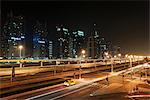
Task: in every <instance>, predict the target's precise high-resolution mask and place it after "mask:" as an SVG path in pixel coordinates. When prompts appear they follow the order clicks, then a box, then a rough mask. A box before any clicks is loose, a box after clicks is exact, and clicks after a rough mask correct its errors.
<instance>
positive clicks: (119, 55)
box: [118, 53, 121, 64]
mask: <svg viewBox="0 0 150 100" xmlns="http://www.w3.org/2000/svg"><path fill="white" fill-rule="evenodd" d="M118 57H119V58H120V64H121V54H120V53H119V54H118Z"/></svg>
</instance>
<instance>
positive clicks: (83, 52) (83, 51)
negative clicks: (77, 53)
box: [79, 50, 85, 79]
mask: <svg viewBox="0 0 150 100" xmlns="http://www.w3.org/2000/svg"><path fill="white" fill-rule="evenodd" d="M81 54H82V57H83V58H85V50H82V51H81ZM81 78H82V77H81V59H80V67H79V79H81Z"/></svg>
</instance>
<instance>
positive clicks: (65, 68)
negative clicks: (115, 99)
mask: <svg viewBox="0 0 150 100" xmlns="http://www.w3.org/2000/svg"><path fill="white" fill-rule="evenodd" d="M140 63H143V61H141V62H133V63H132V65H133V67H134V66H135V65H137V64H140ZM80 66H82V67H81V69H82V71H81V72H80V71H79V68H80ZM56 67H57V68H56ZM111 67H112V66H111V62H107V63H103V64H102V62H95V63H82V64H81V63H80V64H66V65H57V66H55V68H56V69H55V70H54V67H52V66H42V67H41V66H40V67H39V68H45V69H46V68H47V69H46V70H44V71H43V69H42V71H41V72H42V73H38V72H36V71H35V73H34V68H35V69H36V68H37V66H36V67H35V66H33V67H31V69H30V68H29V69H28V67H23V68H21V69H20V68H18V69H20V71H21V70H22V71H23V69H24V68H26V69H27V70H33V73H32V74H33V75H30V74H26V75H23V76H16V78H15V81H14V82H11V83H8V82H9V77H8V76H7V77H6V76H5V77H6V78H5V77H3V78H2V81H3V82H4V84H1V89H5V88H6V89H7V88H9V89H11V88H12V87H15V86H16V85H18V87H20V88H21V87H22V86H24V87H27V86H28V85H30V86H31V87H32V86H34V87H36V88H37V89H33V88H29V89H27V91H24V90H23V91H24V92H21V91H20V93H19V94H18V93H15V94H11V95H8V96H6V97H5V96H3V98H4V99H6V98H7V99H10V98H11V99H12V98H13V99H14V98H17V99H20V98H28V99H34V98H36V96H39V97H38V98H36V99H40V98H44V100H45V99H48V98H49V99H50V98H53V99H59V98H62V97H63V98H64V99H65V98H66V97H65V96H67V95H69V96H71V95H73V94H74V93H79V91H80V92H81V93H80V94H84V93H85V91H84V90H86V91H88V90H89V93H91V91H90V90H93V91H94V89H97V87H98V86H97V85H93V84H92V83H93V82H97V81H100V80H104V79H106V77H108V74H106V73H103V72H110V71H111ZM130 67H131V66H129V62H123V61H122V62H118V64H117V63H116V64H114V65H113V68H114V72H117V73H119V72H120V73H121V71H125V70H124V69H128V68H130ZM32 68H33V69H32ZM8 69H9V68H8ZM18 69H16V71H17V70H18ZM10 70H11V69H10ZM54 71H57V73H56V72H55V73H54ZM118 71H119V72H118ZM130 71H131V70H126V73H128V72H130ZM95 73H96V74H98V73H101V74H100V75H96V76H95V77H94V75H93V74H95ZM117 73H114V74H110V76H109V77H112V76H113V75H118V74H117ZM120 73H119V74H120ZM79 74H82V78H84V79H86V80H88V81H84V80H79V79H76V80H77V81H78V83H79V84H77V85H75V86H73V87H64V85H62V86H58V87H57V86H56V87H55V85H54V84H53V86H54V87H55V88H51V86H49V81H50V80H52V79H57V78H61V79H66V78H73V76H74V75H75V76H76V78H78V76H79ZM88 76H90V77H88ZM91 80H93V81H92V82H91ZM61 82H62V83H63V81H62V80H61ZM61 82H60V83H61ZM89 82H90V83H89ZM37 83H38V84H37ZM87 83H88V84H87ZM33 84H34V85H33ZM35 84H37V85H35ZM39 84H40V85H42V86H43V85H45V84H46V85H45V86H43V87H41V88H38V87H40V85H39ZM57 84H58V83H57ZM90 88H91V89H90ZM15 89H16V88H13V90H15ZM24 89H26V88H24ZM55 90H56V91H55ZM16 91H17V90H16ZM5 92H7V91H6V90H5ZM45 93H47V95H46V97H45V95H44V94H45ZM89 93H87V94H88V96H89V95H91V94H89ZM8 94H9V93H8ZM41 94H42V95H43V96H44V97H43V96H41ZM66 94H67V95H66ZM83 97H84V96H83ZM90 97H91V96H90Z"/></svg>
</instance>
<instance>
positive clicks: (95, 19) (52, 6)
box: [1, 0, 150, 55]
mask: <svg viewBox="0 0 150 100" xmlns="http://www.w3.org/2000/svg"><path fill="white" fill-rule="evenodd" d="M1 6H2V7H1V8H2V9H1V11H2V24H3V23H4V22H5V18H6V15H7V13H8V12H10V10H12V11H13V12H14V15H23V16H25V19H26V21H27V25H28V27H29V29H28V32H29V33H30V28H31V25H32V24H33V23H35V21H36V20H40V21H43V22H44V21H46V22H47V24H48V30H49V36H51V37H52V36H53V35H54V33H53V30H54V28H55V25H56V24H64V25H66V26H67V27H68V28H69V29H71V30H75V29H81V30H83V31H85V32H86V33H87V34H89V33H90V29H91V28H92V24H93V23H97V25H98V26H97V27H98V28H99V30H100V31H101V34H100V35H101V36H104V37H105V38H106V39H107V40H110V41H112V43H113V44H115V45H120V46H121V49H122V51H123V52H126V53H130V54H139V55H141V54H142V55H150V46H149V45H150V44H149V43H150V37H149V2H148V0H147V1H144V0H141V1H139V0H138V1H136V0H135V1H129V0H128V1H84V2H83V1H82V2H81V1H76V2H75V1H73V2H68V1H61V2H60V1H57V2H54V1H21V2H19V1H12V2H10V1H7V2H4V1H3V2H2V4H1ZM51 37H50V38H51Z"/></svg>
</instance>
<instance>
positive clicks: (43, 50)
mask: <svg viewBox="0 0 150 100" xmlns="http://www.w3.org/2000/svg"><path fill="white" fill-rule="evenodd" d="M33 32H34V33H33V57H34V58H35V59H43V58H47V57H48V40H47V35H48V31H47V28H46V24H41V23H40V22H39V21H37V22H36V25H35V26H34V29H33Z"/></svg>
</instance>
